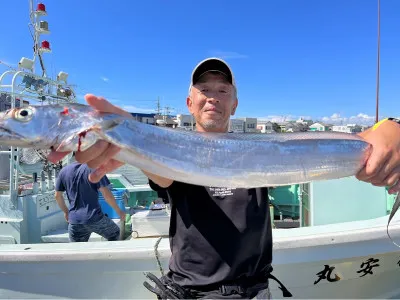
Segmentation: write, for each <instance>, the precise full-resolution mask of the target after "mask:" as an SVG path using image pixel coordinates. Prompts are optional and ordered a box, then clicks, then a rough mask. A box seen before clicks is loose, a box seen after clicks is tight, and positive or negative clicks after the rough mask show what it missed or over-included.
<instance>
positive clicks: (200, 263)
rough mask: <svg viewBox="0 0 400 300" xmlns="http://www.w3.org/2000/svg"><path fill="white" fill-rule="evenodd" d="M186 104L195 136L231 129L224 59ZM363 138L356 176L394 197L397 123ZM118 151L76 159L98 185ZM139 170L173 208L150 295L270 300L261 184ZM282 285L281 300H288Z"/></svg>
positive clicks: (101, 147) (208, 63)
mask: <svg viewBox="0 0 400 300" xmlns="http://www.w3.org/2000/svg"><path fill="white" fill-rule="evenodd" d="M85 99H86V101H87V103H88V104H89V105H90V106H92V107H93V108H94V109H96V110H98V111H102V112H107V113H113V114H120V115H123V116H126V117H129V118H131V117H132V116H131V115H130V114H129V113H128V112H126V111H124V110H122V109H120V108H118V107H116V106H114V105H112V104H111V103H109V102H108V101H107V100H105V99H104V98H101V97H97V96H94V95H86V96H85ZM186 104H187V107H188V110H189V111H190V113H191V114H192V115H193V117H194V119H195V122H196V130H197V131H200V132H211V133H213V132H215V133H225V132H227V131H228V126H229V119H230V116H232V115H234V114H235V111H236V108H237V106H238V98H237V87H236V83H235V78H234V75H233V73H232V71H231V69H230V67H229V66H228V65H227V64H226V62H224V61H223V60H220V59H217V58H210V59H206V60H204V61H202V62H200V63H199V64H198V65H197V66H196V67H195V69H194V70H193V72H192V77H191V83H190V87H189V95H188V97H187V99H186ZM360 136H361V137H362V138H363V139H365V141H367V142H368V143H369V144H371V145H372V151H371V152H370V155H369V157H367V158H366V159H367V160H366V163H365V166H364V167H363V168H362V170H360V171H359V172H358V174H357V175H356V177H357V178H358V179H359V180H362V181H365V182H368V183H371V184H373V185H376V186H390V193H396V192H398V191H399V190H400V181H399V178H400V124H398V123H397V122H396V120H388V119H386V120H384V121H382V122H380V123H379V124H377V125H376V126H374V128H371V129H369V130H367V131H365V132H363V133H361V134H360ZM194 150H195V149H194ZM119 151H120V149H119V148H118V147H117V146H116V145H113V144H109V143H107V142H105V141H104V140H101V141H98V142H96V144H95V145H93V146H91V147H90V148H89V149H87V150H86V151H80V152H77V153H76V159H77V160H78V161H79V162H81V163H86V164H87V165H88V166H89V167H90V168H95V169H96V170H95V171H94V172H93V173H92V174H90V175H89V178H90V180H91V181H92V182H97V181H99V180H100V179H101V178H102V177H103V176H104V175H105V174H106V173H108V172H111V171H112V170H115V169H116V168H118V167H120V166H121V165H122V164H123V163H121V162H120V161H118V160H116V159H113V157H114V156H115V155H117V154H118V153H119ZM64 155H65V153H61V152H55V151H54V152H52V153H51V154H50V155H49V159H50V160H52V161H57V160H60V159H61V158H62V157H63V156H64ZM144 173H145V174H146V175H147V176H148V178H149V182H150V185H151V187H152V188H153V189H155V190H157V191H160V190H165V191H166V192H167V194H168V197H169V201H170V203H171V211H172V213H171V223H170V242H171V252H172V256H171V260H170V268H169V269H170V270H169V272H168V274H167V275H166V276H164V277H163V278H161V282H162V284H161V282H160V281H159V282H158V285H157V284H156V288H155V289H154V290H153V291H154V292H156V294H157V296H158V297H159V298H161V299H166V298H169V299H171V298H173V297H175V298H230V299H232V298H237V299H244V298H255V297H256V298H264V299H265V298H269V297H270V296H269V291H268V280H269V279H271V278H272V279H274V280H276V278H274V277H273V276H272V274H271V272H272V267H271V263H272V230H271V222H270V215H269V205H268V202H267V201H266V199H268V197H267V195H268V190H267V188H266V187H259V188H251V189H243V188H222V187H213V186H200V185H193V184H188V183H183V182H179V181H174V180H172V179H170V178H167V177H165V176H164V177H163V176H160V175H158V174H152V173H149V172H146V171H144ZM154 173H156V172H154ZM156 281H157V280H156ZM166 286H168V287H169V288H171V289H172V290H173V291H171V290H169V289H166V288H165V287H166ZM281 287H282V291H283V293H284V295H285V296H290V292H289V291H287V290H286V288H285V287H284V286H283V285H281ZM171 293H172V295H171Z"/></svg>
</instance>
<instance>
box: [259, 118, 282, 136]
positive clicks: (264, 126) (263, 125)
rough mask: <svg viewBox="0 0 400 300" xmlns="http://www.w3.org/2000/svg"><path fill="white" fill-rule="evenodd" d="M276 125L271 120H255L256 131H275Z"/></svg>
mask: <svg viewBox="0 0 400 300" xmlns="http://www.w3.org/2000/svg"><path fill="white" fill-rule="evenodd" d="M277 127H278V125H277V124H276V123H272V122H271V121H257V131H258V132H261V133H273V132H277V130H278V129H277Z"/></svg>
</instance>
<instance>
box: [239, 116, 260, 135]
mask: <svg viewBox="0 0 400 300" xmlns="http://www.w3.org/2000/svg"><path fill="white" fill-rule="evenodd" d="M239 120H243V121H244V132H246V133H254V132H257V118H239Z"/></svg>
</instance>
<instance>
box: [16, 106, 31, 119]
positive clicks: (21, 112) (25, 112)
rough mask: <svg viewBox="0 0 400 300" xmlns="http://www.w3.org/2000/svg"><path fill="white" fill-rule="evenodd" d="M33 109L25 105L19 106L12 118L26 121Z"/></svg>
mask: <svg viewBox="0 0 400 300" xmlns="http://www.w3.org/2000/svg"><path fill="white" fill-rule="evenodd" d="M32 116H33V110H32V109H30V108H27V107H23V108H19V109H17V110H15V112H14V118H15V119H16V120H18V121H21V122H27V121H29V120H30V119H32Z"/></svg>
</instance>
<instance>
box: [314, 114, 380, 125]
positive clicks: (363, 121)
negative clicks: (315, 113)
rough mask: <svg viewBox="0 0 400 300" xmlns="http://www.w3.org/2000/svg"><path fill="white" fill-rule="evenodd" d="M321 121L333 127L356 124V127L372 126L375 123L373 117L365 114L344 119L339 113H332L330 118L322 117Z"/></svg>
mask: <svg viewBox="0 0 400 300" xmlns="http://www.w3.org/2000/svg"><path fill="white" fill-rule="evenodd" d="M321 120H322V121H323V122H325V123H329V124H334V125H341V124H343V125H346V124H358V125H368V126H369V125H373V124H374V123H375V116H369V115H368V114H365V113H359V114H358V115H356V116H351V117H344V116H341V115H340V114H339V113H334V114H333V115H331V116H330V117H323V118H321Z"/></svg>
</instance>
